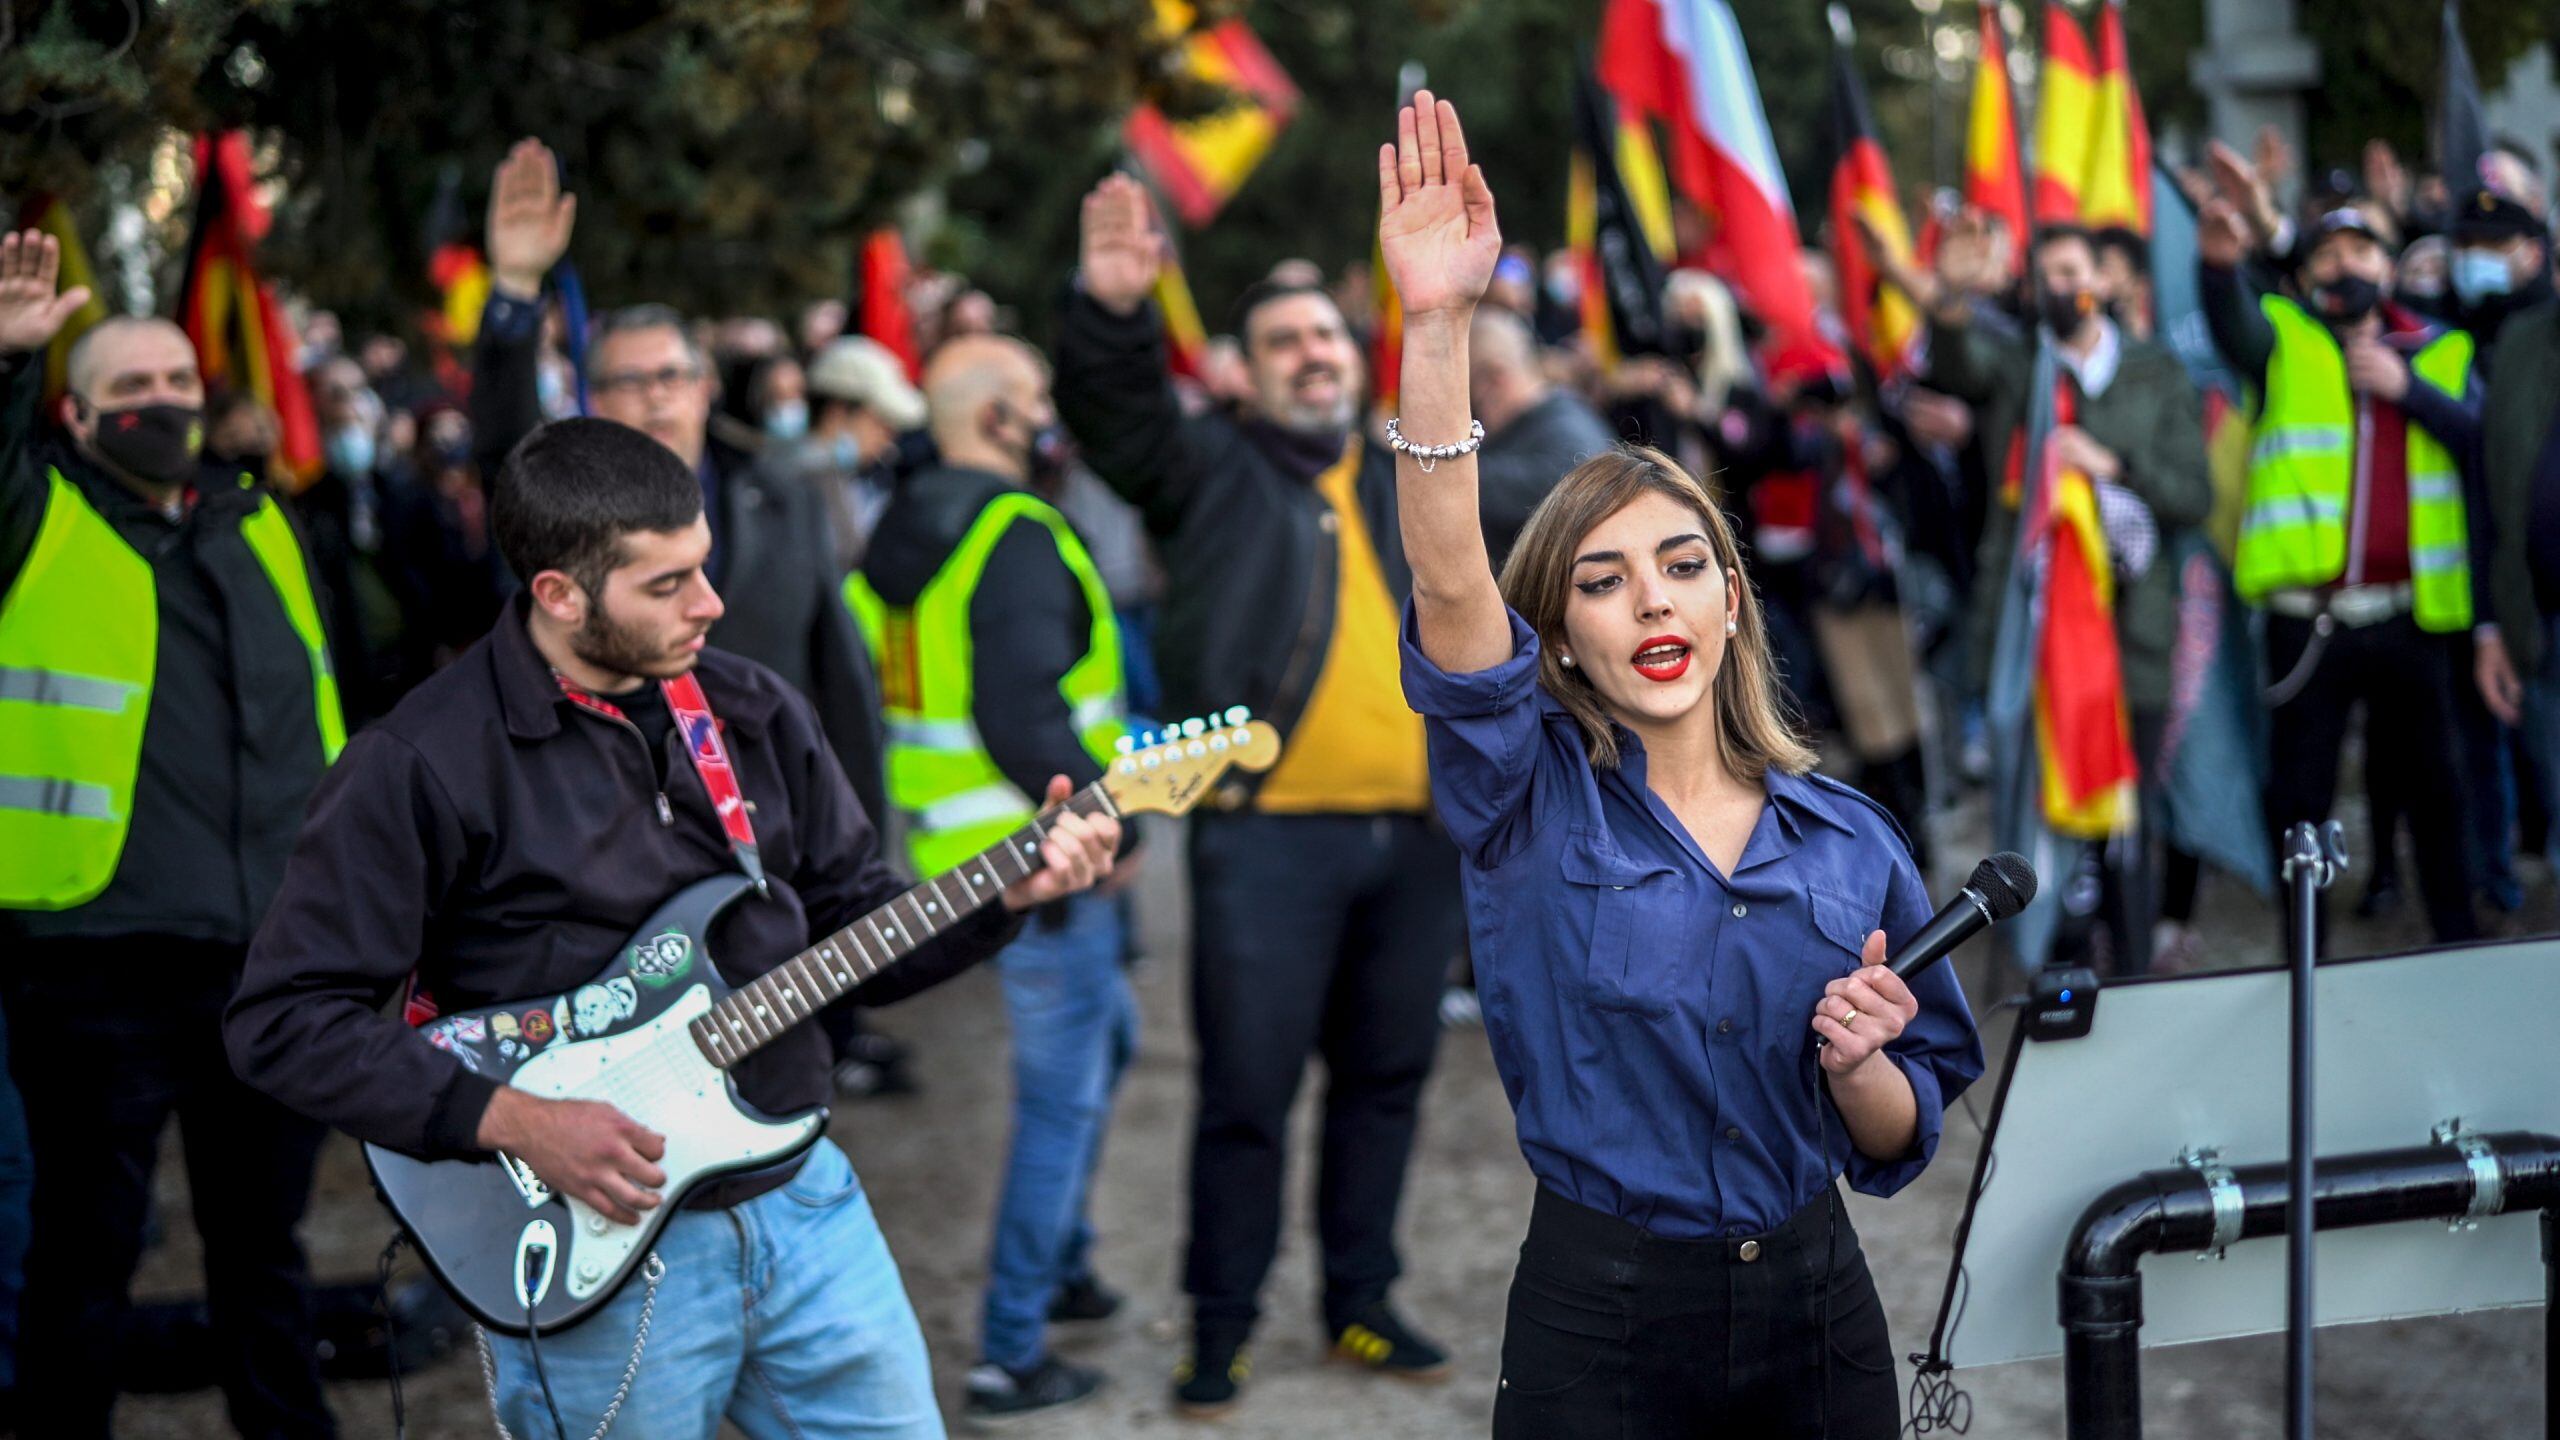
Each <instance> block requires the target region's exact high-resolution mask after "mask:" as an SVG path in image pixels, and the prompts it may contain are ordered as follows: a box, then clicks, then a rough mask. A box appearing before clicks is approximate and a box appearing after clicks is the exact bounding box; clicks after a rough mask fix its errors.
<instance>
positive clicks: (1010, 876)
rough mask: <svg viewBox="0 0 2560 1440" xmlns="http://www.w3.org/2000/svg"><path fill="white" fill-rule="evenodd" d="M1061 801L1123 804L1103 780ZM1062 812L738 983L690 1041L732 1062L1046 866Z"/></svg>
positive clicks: (1072, 807) (1099, 809) (1101, 811)
mask: <svg viewBox="0 0 2560 1440" xmlns="http://www.w3.org/2000/svg"><path fill="white" fill-rule="evenodd" d="M1059 808H1060V809H1061V810H1066V811H1072V812H1073V813H1075V814H1078V815H1083V816H1087V817H1092V816H1096V815H1110V816H1117V815H1118V814H1119V813H1120V812H1119V810H1118V808H1117V807H1115V806H1114V805H1113V804H1112V803H1111V799H1110V797H1109V796H1107V795H1105V794H1104V793H1103V789H1102V786H1101V785H1099V784H1094V785H1088V786H1086V787H1085V788H1084V789H1082V790H1079V791H1077V792H1076V793H1075V794H1074V795H1071V796H1069V797H1068V798H1067V801H1066V803H1065V804H1064V805H1063V806H1061V807H1059ZM1056 814H1057V812H1055V811H1052V812H1048V813H1046V814H1044V815H1041V816H1039V817H1036V818H1034V819H1033V820H1032V822H1031V823H1030V824H1028V825H1026V826H1024V827H1023V828H1021V829H1019V830H1016V831H1014V832H1013V833H1012V834H1011V835H1008V836H1006V837H1005V838H1004V839H1003V840H1002V841H1001V842H999V843H997V844H995V845H992V846H990V847H988V848H987V849H985V850H983V851H981V852H979V854H978V855H977V856H976V858H974V859H972V860H970V861H969V862H968V863H966V864H964V865H962V866H960V867H959V868H958V869H956V870H952V871H950V872H948V873H946V874H942V875H936V876H934V877H933V878H932V879H930V880H927V881H925V882H924V883H923V884H921V885H918V886H916V887H915V888H914V889H912V890H909V891H908V892H907V893H905V894H904V895H901V896H899V897H897V898H896V899H894V900H891V901H890V902H889V903H888V904H886V905H883V906H881V907H880V908H879V909H877V910H874V911H872V912H871V913H870V914H868V915H865V916H863V917H862V918H861V919H859V920H856V921H854V922H853V923H852V924H850V925H847V926H846V927H844V928H843V929H841V930H838V931H837V932H835V933H834V934H832V935H830V936H828V937H827V938H825V939H824V940H821V941H819V942H818V943H817V944H815V945H812V946H810V947H809V948H808V949H806V950H803V951H801V952H800V953H799V954H797V955H794V956H792V957H791V958H790V959H788V960H785V961H783V962H782V963H781V964H779V965H776V966H775V967H773V968H772V969H771V970H768V971H766V972H765V973H764V974H763V975H761V976H758V977H757V978H756V979H755V980H754V981H752V982H750V983H749V984H746V985H742V986H740V987H738V989H737V990H735V991H733V992H732V993H731V994H730V996H729V998H728V999H726V1000H723V1001H721V1002H720V1003H719V1004H717V1005H714V1006H712V1007H711V1009H710V1011H709V1012H708V1013H706V1014H703V1015H701V1016H698V1017H696V1018H695V1020H694V1021H693V1023H692V1025H691V1026H690V1027H689V1028H690V1029H691V1030H692V1032H693V1039H694V1043H695V1044H696V1045H699V1046H700V1047H701V1048H702V1053H703V1055H704V1056H706V1057H707V1058H709V1060H710V1061H711V1063H712V1064H714V1065H717V1066H719V1067H720V1068H721V1069H723V1070H726V1069H728V1068H729V1067H730V1066H732V1065H735V1064H737V1063H738V1062H739V1061H741V1060H744V1059H745V1058H747V1057H748V1056H749V1055H752V1054H754V1053H755V1052H756V1051H758V1050H761V1049H763V1048H764V1047H765V1045H766V1044H768V1043H770V1042H771V1041H772V1040H774V1039H775V1038H777V1037H779V1036H780V1035H781V1034H782V1032H784V1031H786V1030H788V1029H790V1028H791V1027H793V1026H794V1025H797V1024H799V1023H800V1022H801V1021H803V1020H806V1019H808V1018H809V1017H810V1016H812V1015H815V1014H817V1013H818V1011H819V1010H821V1009H822V1008H824V1007H825V1006H826V1005H827V1004H828V1002H830V1001H833V1000H836V999H839V998H841V997H842V996H843V995H844V994H845V992H846V991H849V990H851V989H853V987H855V986H857V985H859V984H861V983H862V982H863V981H865V980H868V979H870V978H871V977H872V976H874V975H877V974H879V973H880V972H881V971H883V970H886V969H888V968H889V967H890V966H892V965H895V964H896V963H898V961H900V960H902V959H904V958H905V957H906V956H907V955H908V954H910V953H912V952H913V951H914V950H915V949H916V948H917V947H918V946H920V945H923V944H925V943H926V942H928V941H930V940H932V939H933V938H934V937H935V936H937V935H940V934H941V933H942V932H943V931H945V930H948V929H950V928H951V927H952V926H954V925H956V924H958V923H960V921H961V920H963V919H965V918H967V917H968V916H970V915H972V914H974V913H976V912H977V911H978V910H979V909H980V908H981V907H984V906H986V905H989V904H992V903H994V902H995V900H996V899H997V897H999V896H1001V895H1002V894H1004V892H1005V890H1006V889H1007V888H1008V887H1010V886H1012V885H1015V884H1018V883H1020V882H1021V881H1023V880H1026V879H1029V878H1030V877H1031V876H1033V875H1035V874H1038V873H1039V872H1040V870H1041V869H1042V864H1041V860H1040V846H1041V844H1042V842H1044V841H1046V840H1047V839H1048V838H1049V827H1050V824H1051V822H1053V821H1054V820H1055V818H1056Z"/></svg>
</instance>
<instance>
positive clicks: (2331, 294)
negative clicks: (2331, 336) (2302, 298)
mask: <svg viewBox="0 0 2560 1440" xmlns="http://www.w3.org/2000/svg"><path fill="white" fill-rule="evenodd" d="M2381 303H2382V287H2381V286H2379V285H2376V284H2375V283H2373V282H2372V281H2370V280H2367V279H2366V278H2364V277H2363V276H2361V275H2341V276H2339V277H2338V278H2337V279H2335V280H2332V281H2330V282H2329V283H2328V284H2326V285H2314V286H2312V287H2311V304H2312V306H2313V308H2314V309H2317V310H2318V311H2319V312H2320V318H2321V319H2323V320H2326V321H2328V322H2329V323H2330V324H2332V325H2353V324H2354V323H2356V322H2357V321H2359V320H2361V319H2363V318H2364V317H2366V316H2367V315H2370V314H2372V313H2373V307H2375V306H2376V305H2379V304H2381Z"/></svg>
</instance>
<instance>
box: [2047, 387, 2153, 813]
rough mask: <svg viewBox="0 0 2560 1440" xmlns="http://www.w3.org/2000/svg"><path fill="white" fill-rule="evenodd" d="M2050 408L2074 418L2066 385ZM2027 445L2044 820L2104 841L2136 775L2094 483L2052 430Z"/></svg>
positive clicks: (2128, 807)
mask: <svg viewBox="0 0 2560 1440" xmlns="http://www.w3.org/2000/svg"><path fill="white" fill-rule="evenodd" d="M2053 415H2054V422H2055V426H2056V427H2059V426H2062V425H2069V424H2072V423H2073V420H2072V393H2071V389H2070V387H2069V386H2058V387H2057V388H2056V391H2055V396H2054V410H2053ZM2035 448H2036V451H2037V456H2036V463H2037V464H2038V466H2039V467H2040V468H2041V469H2042V470H2043V472H2044V483H2043V484H2042V485H2041V486H2039V487H2038V490H2037V494H2036V496H2035V500H2036V501H2037V502H2040V503H2038V504H2036V505H2034V506H2031V507H2030V511H2029V520H2028V534H2029V537H2030V538H2029V540H2028V544H2029V545H2030V546H2032V547H2037V548H2041V549H2042V550H2043V551H2044V560H2045V581H2044V607H2043V608H2044V627H2043V632H2042V633H2041V634H2039V635H2038V636H2037V637H2036V677H2035V724H2036V749H2037V753H2038V755H2039V756H2040V757H2041V760H2042V763H2043V772H2044V773H2043V791H2044V816H2045V823H2046V824H2047V825H2049V826H2051V827H2052V828H2053V830H2054V832H2055V833H2056V834H2059V835H2064V836H2068V837H2071V838H2073V839H2079V840H2103V839H2106V838H2108V837H2109V836H2113V835H2120V834H2123V833H2124V832H2125V831H2127V830H2129V829H2131V828H2132V825H2133V817H2134V786H2135V781H2136V778H2137V776H2136V770H2135V764H2134V756H2133V725H2132V720H2131V717H2130V714H2129V713H2128V711H2127V709H2126V706H2125V697H2124V664H2123V658H2122V656H2121V655H2120V654H2119V653H2118V652H2117V649H2116V620H2115V571H2114V568H2113V562H2112V561H2110V560H2109V559H2108V557H2107V537H2106V531H2105V529H2104V527H2102V526H2101V525H2100V523H2099V520H2098V494H2097V487H2096V486H2095V484H2093V483H2092V482H2091V480H2090V479H2089V476H2088V474H2087V473H2086V472H2084V471H2080V470H2073V469H2066V468H2064V467H2063V466H2062V464H2061V463H2060V461H2059V460H2058V459H2057V458H2056V457H2055V455H2054V447H2053V431H2052V429H2047V430H2046V431H2045V432H2044V433H2043V434H2041V435H2039V436H2037V437H2036V445H2035ZM2038 511H2041V513H2040V514H2039V513H2037V512H2038Z"/></svg>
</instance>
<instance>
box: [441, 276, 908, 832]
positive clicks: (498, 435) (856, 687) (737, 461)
mask: <svg viewBox="0 0 2560 1440" xmlns="http://www.w3.org/2000/svg"><path fill="white" fill-rule="evenodd" d="M541 318H542V312H541V307H540V306H538V305H528V304H524V303H522V302H519V301H515V300H511V299H509V298H508V297H506V296H505V295H501V294H498V293H496V292H492V293H491V294H490V297H489V306H488V310H487V311H486V312H485V314H484V315H483V317H482V319H481V322H480V339H479V342H478V344H477V345H476V346H475V348H474V349H473V352H472V384H471V433H472V443H473V446H474V448H475V449H476V450H477V451H478V452H479V455H480V464H481V473H482V474H484V475H486V476H489V477H490V478H491V479H493V480H494V479H495V478H496V476H497V473H498V465H499V463H500V462H502V461H503V460H505V458H506V455H507V452H508V451H510V450H512V449H514V448H515V445H516V442H517V441H519V440H521V439H523V438H524V437H525V436H526V435H527V434H530V433H531V432H532V430H533V429H534V427H535V426H537V425H539V424H541V423H542V401H541V393H540V391H539V389H538V387H537V384H536V375H537V371H538V366H537V363H536V362H537V361H538V359H539V349H540V341H541ZM704 455H705V457H706V458H707V460H708V461H709V463H710V465H711V467H712V470H713V472H714V478H715V481H716V483H715V485H714V486H713V489H714V490H715V491H716V494H717V501H718V503H717V506H716V508H715V509H714V510H713V512H712V514H711V517H710V519H711V540H712V545H713V555H712V559H711V568H712V570H713V571H714V572H715V583H717V584H718V585H719V586H720V598H721V600H722V602H723V603H724V604H726V605H727V606H728V613H727V614H725V615H723V616H722V617H721V618H720V623H719V624H718V625H717V626H715V627H714V628H713V629H712V632H711V640H712V643H713V644H716V645H718V646H719V647H720V648H722V649H724V650H728V651H730V652H732V653H734V654H738V655H744V656H745V657H747V658H748V659H750V660H753V661H755V662H756V663H757V664H759V665H762V666H764V667H766V668H767V669H769V670H771V671H773V672H774V673H775V674H777V675H780V676H781V677H782V678H783V679H784V680H785V681H786V682H788V683H789V684H790V685H791V686H792V688H793V689H796V690H798V691H799V692H800V693H801V694H803V695H806V696H808V697H809V700H810V703H811V704H813V705H815V706H816V707H817V710H818V718H819V721H820V722H821V723H822V724H823V725H824V726H825V727H826V735H827V740H828V743H830V744H832V745H834V746H835V748H836V754H837V756H838V758H840V759H841V760H842V761H843V762H844V768H845V773H846V774H847V775H850V776H851V777H853V785H854V790H855V792H856V793H857V794H858V795H859V796H860V797H861V799H862V806H863V810H864V811H865V813H867V814H869V815H870V816H871V817H872V820H873V823H875V824H876V823H878V821H879V819H880V816H881V814H882V811H881V804H882V798H881V796H882V783H881V779H880V755H881V740H880V689H879V685H878V682H877V681H876V680H875V679H874V678H873V676H872V673H871V657H870V654H869V652H868V649H867V648H866V647H865V646H864V645H863V643H862V635H861V632H860V629H859V628H858V627H857V626H856V625H855V624H854V621H853V615H852V612H850V611H848V610H847V609H845V605H844V576H843V575H842V574H840V573H838V571H837V570H836V563H835V555H834V552H833V550H832V548H831V546H830V542H829V539H828V533H829V532H828V530H827V519H826V515H825V513H824V511H823V510H822V509H821V508H820V506H819V503H818V497H817V495H816V494H815V493H814V492H813V491H812V490H811V489H810V488H809V487H808V485H807V484H805V483H803V482H802V481H800V480H799V479H798V478H797V477H796V476H794V475H791V474H790V473H788V467H785V466H781V465H778V464H777V465H776V466H775V467H772V468H770V469H768V468H767V467H765V466H763V465H760V464H758V463H757V460H756V457H754V456H752V455H749V454H747V453H746V452H745V451H743V450H739V449H737V448H735V447H733V446H730V445H728V444H726V443H724V442H721V441H718V440H709V441H708V442H707V448H706V449H705V451H704Z"/></svg>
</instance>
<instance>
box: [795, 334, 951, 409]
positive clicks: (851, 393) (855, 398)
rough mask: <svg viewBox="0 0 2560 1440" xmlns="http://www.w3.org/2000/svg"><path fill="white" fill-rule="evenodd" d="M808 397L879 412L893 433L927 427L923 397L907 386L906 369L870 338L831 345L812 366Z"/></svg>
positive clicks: (852, 337)
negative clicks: (859, 406) (849, 403)
mask: <svg viewBox="0 0 2560 1440" xmlns="http://www.w3.org/2000/svg"><path fill="white" fill-rule="evenodd" d="M809 393H810V394H812V395H817V396H823V397H825V398H827V399H830V400H849V401H851V402H853V403H854V404H856V405H862V406H866V407H868V408H870V409H873V410H877V411H879V412H880V418H881V419H882V420H885V421H887V422H888V424H889V427H890V428H891V429H893V430H913V429H916V428H917V427H919V426H921V425H923V424H924V418H925V413H924V396H923V395H921V394H919V393H917V391H916V387H915V386H913V385H911V384H908V383H907V370H906V367H905V366H904V365H901V364H899V363H898V357H897V356H896V355H894V354H891V353H890V351H889V347H888V346H886V345H883V344H881V343H880V342H879V341H877V340H874V339H872V338H871V337H869V336H867V335H847V336H844V337H843V338H841V339H838V340H831V341H829V342H828V343H827V348H826V349H824V350H821V351H819V352H818V358H817V359H815V360H812V361H810V362H809Z"/></svg>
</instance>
